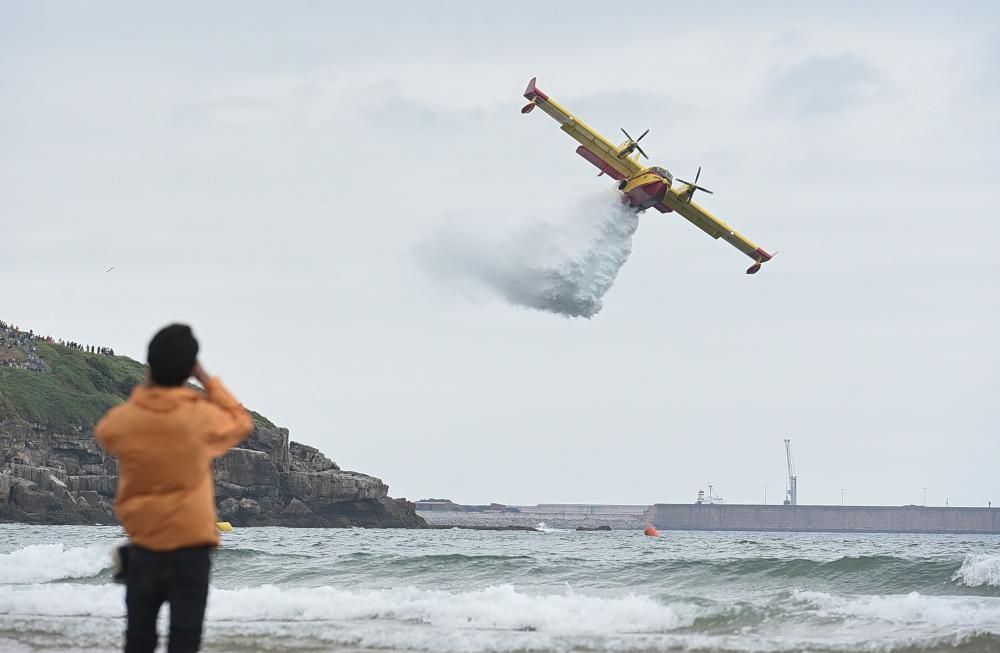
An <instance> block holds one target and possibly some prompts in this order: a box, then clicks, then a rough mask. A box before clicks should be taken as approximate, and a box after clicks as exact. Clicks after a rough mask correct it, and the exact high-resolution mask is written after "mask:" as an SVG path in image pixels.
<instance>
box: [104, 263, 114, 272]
mask: <svg viewBox="0 0 1000 653" xmlns="http://www.w3.org/2000/svg"><path fill="white" fill-rule="evenodd" d="M114 269H115V266H113V265H112V266H111V267H110V268H108V269H107V270H105V271H104V272H105V274H107V273H108V272H111V271H112V270H114Z"/></svg>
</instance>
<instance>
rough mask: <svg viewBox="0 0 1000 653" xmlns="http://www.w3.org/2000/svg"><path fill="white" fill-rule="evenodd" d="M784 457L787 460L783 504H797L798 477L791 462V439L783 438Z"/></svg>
mask: <svg viewBox="0 0 1000 653" xmlns="http://www.w3.org/2000/svg"><path fill="white" fill-rule="evenodd" d="M785 459H786V460H787V461H788V487H787V488H786V489H785V505H786V506H797V505H799V477H798V476H796V475H795V465H794V464H792V441H791V440H789V439H787V438H786V439H785Z"/></svg>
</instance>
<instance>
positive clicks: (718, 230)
mask: <svg viewBox="0 0 1000 653" xmlns="http://www.w3.org/2000/svg"><path fill="white" fill-rule="evenodd" d="M688 190H689V189H688V188H687V187H684V186H681V187H680V189H675V188H671V189H670V191H669V192H668V193H667V194H666V195H665V196H664V198H663V204H665V205H667V206H668V207H669V208H671V209H673V210H674V211H675V212H676V213H679V214H680V215H682V216H684V217H685V218H686V219H687V220H688V221H689V222H691V223H692V224H693V225H694V226H696V227H698V228H699V229H701V230H702V231H704V232H705V233H707V234H708V235H709V236H711V237H712V238H722V239H723V240H725V241H726V242H728V243H729V244H730V245H732V246H733V247H735V248H736V249H738V250H740V251H741V252H743V253H744V254H746V255H747V256H749V257H750V258H752V259H754V261H755V263H754V264H753V265H751V266H750V267H749V268H748V269H747V274H754V273H755V272H757V271H758V270H760V264H761V263H764V262H765V261H769V260H771V257H773V256H774V254H769V253H768V252H767V251H765V250H764V248H762V247H759V246H758V245H757V243H755V242H753V241H752V240H750V239H749V238H747V237H746V236H744V235H743V234H741V233H740V232H738V231H736V230H735V229H733V228H732V227H731V226H729V225H728V224H726V223H725V222H723V221H722V220H720V219H718V218H717V217H715V216H714V215H712V214H711V213H709V212H708V211H707V210H705V209H704V208H702V207H701V206H699V205H698V204H697V203H696V202H692V201H691V200H690V199H688V198H689V197H690V196H689V195H687V192H688Z"/></svg>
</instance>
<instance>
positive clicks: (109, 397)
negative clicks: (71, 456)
mask: <svg viewBox="0 0 1000 653" xmlns="http://www.w3.org/2000/svg"><path fill="white" fill-rule="evenodd" d="M37 347H38V353H39V355H40V356H41V358H42V360H44V361H45V362H46V363H47V364H48V366H49V371H46V372H34V371H29V370H19V369H11V368H6V367H0V419H2V420H24V421H26V422H31V423H33V424H44V425H45V426H47V427H49V428H51V429H54V430H70V429H74V428H84V429H89V428H90V427H92V426H93V425H94V424H95V423H96V422H97V421H98V420H99V419H100V418H101V416H102V415H103V414H104V413H105V412H106V411H107V410H108V409H109V408H111V407H112V406H114V405H115V404H118V403H120V402H121V401H122V400H123V399H124V398H125V397H127V396H128V393H129V392H131V391H132V388H133V387H134V386H135V385H136V384H138V383H140V382H142V379H143V376H144V375H145V371H144V369H143V365H142V363H139V362H138V361H134V360H132V359H130V358H126V357H124V356H103V355H101V354H89V353H86V352H83V351H80V350H77V349H72V348H70V347H64V346H62V345H55V344H51V343H48V342H43V341H38V342H37Z"/></svg>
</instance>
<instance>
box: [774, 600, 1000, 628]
mask: <svg viewBox="0 0 1000 653" xmlns="http://www.w3.org/2000/svg"><path fill="white" fill-rule="evenodd" d="M793 596H794V598H795V599H796V600H798V601H802V602H803V603H806V604H808V605H809V606H811V607H813V608H815V609H817V610H818V611H819V615H820V616H822V617H831V616H832V617H838V618H842V619H845V618H859V619H863V620H866V621H879V622H884V623H889V624H893V625H897V626H898V625H906V626H909V627H915V626H919V627H922V628H929V629H932V630H934V629H939V630H942V631H944V630H947V629H959V630H963V631H968V632H969V633H970V634H976V633H989V634H992V635H1000V599H996V598H991V597H980V596H927V595H924V594H920V593H919V592H910V593H909V594H892V595H873V596H863V595H839V594H832V593H828V592H816V591H807V590H801V591H795V592H794V593H793Z"/></svg>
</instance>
